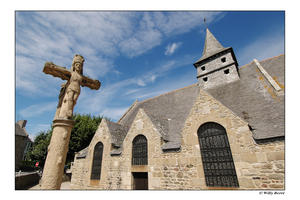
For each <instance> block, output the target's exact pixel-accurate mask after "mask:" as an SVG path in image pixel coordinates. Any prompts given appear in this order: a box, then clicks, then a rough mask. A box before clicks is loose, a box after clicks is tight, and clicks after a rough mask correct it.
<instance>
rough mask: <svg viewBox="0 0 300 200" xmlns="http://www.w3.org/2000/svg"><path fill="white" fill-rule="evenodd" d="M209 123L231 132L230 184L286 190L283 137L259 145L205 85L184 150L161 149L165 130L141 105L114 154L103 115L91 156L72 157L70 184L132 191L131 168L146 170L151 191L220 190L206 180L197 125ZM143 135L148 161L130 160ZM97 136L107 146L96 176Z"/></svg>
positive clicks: (191, 116)
mask: <svg viewBox="0 0 300 200" xmlns="http://www.w3.org/2000/svg"><path fill="white" fill-rule="evenodd" d="M206 122H216V123H218V124H220V125H222V126H223V127H224V128H225V129H226V131H227V135H228V139H229V143H230V147H231V151H232V156H233V160H234V163H235V168H236V173H237V176H238V181H239V186H240V187H239V188H231V189H284V142H282V141H281V142H272V143H266V144H256V143H255V141H254V140H253V137H252V133H251V131H250V130H249V127H248V124H247V123H246V122H245V121H244V120H242V119H241V118H239V117H238V116H237V115H235V114H234V113H233V112H232V111H231V110H229V109H228V108H226V107H225V106H224V105H222V104H221V103H220V102H218V101H216V100H215V99H214V98H212V97H211V96H210V95H209V94H208V93H207V92H205V91H203V90H201V91H200V94H199V97H198V98H197V100H196V102H195V104H194V106H193V108H192V109H191V112H190V114H189V117H188V118H187V120H186V122H185V126H184V128H183V130H182V146H181V149H180V151H178V152H163V151H162V149H161V147H162V145H163V144H164V141H163V140H162V138H161V135H160V134H159V132H158V130H157V129H156V127H155V126H154V125H153V123H152V122H151V120H150V118H149V117H148V116H147V114H146V113H145V112H144V111H143V109H140V110H139V112H138V113H137V115H136V117H135V119H134V121H133V123H132V125H131V127H130V129H129V131H128V133H127V136H126V137H125V139H124V142H123V147H122V148H123V151H122V154H121V155H120V156H111V155H110V151H111V150H112V146H111V139H110V133H109V129H108V127H107V124H106V121H105V120H103V121H102V122H101V124H100V125H99V128H98V130H97V131H96V133H95V136H94V138H93V140H92V141H91V144H90V145H89V150H88V155H87V157H86V158H85V159H79V160H75V162H74V166H73V169H74V170H73V174H72V182H71V183H72V184H71V187H72V188H74V189H105V190H113V189H116V190H119V189H128V190H129V189H132V185H133V178H132V172H148V188H149V189H153V190H202V189H218V188H208V187H207V186H206V184H205V177H204V171H203V166H202V159H201V154H200V148H199V143H198V136H197V130H198V128H199V127H200V126H201V125H202V124H204V123H206ZM139 134H143V135H144V136H145V137H146V138H147V142H148V165H146V166H132V165H131V156H132V155H131V154H132V141H133V139H134V138H135V137H136V136H137V135H139ZM99 141H101V142H102V143H103V145H104V150H103V160H102V169H101V177H100V180H98V181H92V180H90V174H91V166H92V155H93V149H94V146H95V145H96V144H97V142H99ZM221 189H222V188H221ZM223 189H224V188H223Z"/></svg>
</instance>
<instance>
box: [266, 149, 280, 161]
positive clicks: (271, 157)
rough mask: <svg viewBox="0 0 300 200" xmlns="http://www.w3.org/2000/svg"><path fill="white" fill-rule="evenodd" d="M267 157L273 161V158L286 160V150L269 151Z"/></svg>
mask: <svg viewBox="0 0 300 200" xmlns="http://www.w3.org/2000/svg"><path fill="white" fill-rule="evenodd" d="M267 159H268V161H273V160H284V152H283V151H280V152H269V153H267Z"/></svg>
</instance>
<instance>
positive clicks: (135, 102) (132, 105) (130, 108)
mask: <svg viewBox="0 0 300 200" xmlns="http://www.w3.org/2000/svg"><path fill="white" fill-rule="evenodd" d="M137 103H138V100H137V99H136V100H135V101H134V102H133V104H131V106H130V107H129V108H128V109H127V111H126V112H125V113H124V114H123V115H122V117H121V118H120V119H119V120H118V121H117V123H118V124H119V123H120V122H121V120H122V119H123V118H124V117H125V116H126V115H127V113H128V112H129V111H131V110H132V108H133V107H134V106H135V105H136V104H137Z"/></svg>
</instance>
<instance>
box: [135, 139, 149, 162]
mask: <svg viewBox="0 0 300 200" xmlns="http://www.w3.org/2000/svg"><path fill="white" fill-rule="evenodd" d="M147 154H148V151H147V138H146V137H145V136H143V135H138V136H136V137H135V138H134V139H133V141H132V165H147V164H148V155H147Z"/></svg>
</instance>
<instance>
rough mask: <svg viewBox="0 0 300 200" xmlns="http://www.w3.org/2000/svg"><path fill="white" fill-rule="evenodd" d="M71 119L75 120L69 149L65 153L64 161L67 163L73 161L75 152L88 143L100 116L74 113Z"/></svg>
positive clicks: (100, 118) (99, 120)
mask: <svg viewBox="0 0 300 200" xmlns="http://www.w3.org/2000/svg"><path fill="white" fill-rule="evenodd" d="M72 119H73V120H74V121H75V125H74V127H73V129H72V132H71V138H70V143H69V151H68V154H67V161H66V163H68V165H69V164H70V162H72V161H73V159H74V154H75V152H78V151H80V150H82V149H84V148H85V147H87V146H88V145H89V144H90V142H91V140H92V138H93V136H94V134H95V132H96V130H97V128H98V125H99V124H100V122H101V120H102V117H100V116H98V117H95V116H91V115H89V114H86V115H80V114H75V115H74V116H73V118H72Z"/></svg>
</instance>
